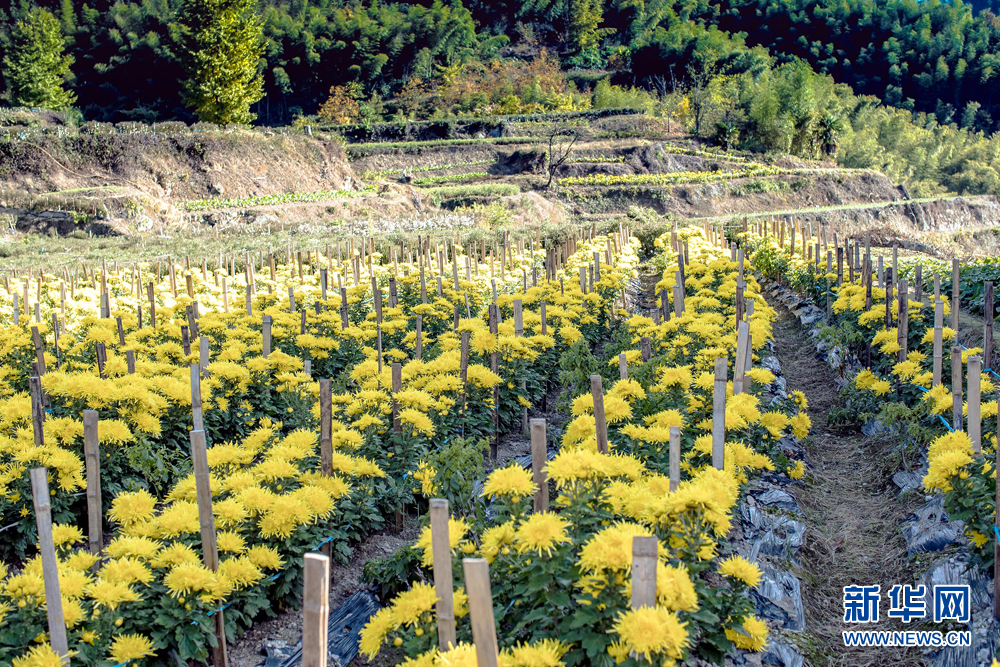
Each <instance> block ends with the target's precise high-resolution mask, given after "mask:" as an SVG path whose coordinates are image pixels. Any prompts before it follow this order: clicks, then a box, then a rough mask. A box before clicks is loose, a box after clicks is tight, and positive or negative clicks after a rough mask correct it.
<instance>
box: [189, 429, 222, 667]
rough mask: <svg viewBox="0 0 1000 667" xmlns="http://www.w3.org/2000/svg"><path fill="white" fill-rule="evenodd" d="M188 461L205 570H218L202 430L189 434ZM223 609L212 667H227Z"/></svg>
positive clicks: (219, 612) (218, 615)
mask: <svg viewBox="0 0 1000 667" xmlns="http://www.w3.org/2000/svg"><path fill="white" fill-rule="evenodd" d="M191 461H192V464H193V467H194V483H195V491H196V493H197V497H198V525H199V526H200V528H201V550H202V559H203V560H204V563H205V567H207V568H208V569H210V570H212V571H213V572H215V571H216V570H218V569H219V548H218V544H217V542H216V535H215V515H214V514H212V488H211V486H210V484H209V467H208V449H207V444H206V442H205V431H203V430H200V429H196V430H194V431H191ZM222 614H223V611H222V609H217V610H216V611H215V614H214V617H215V635H216V646H214V647H213V648H212V664H213V665H214V667H226V665H227V663H228V656H227V653H226V628H225V622H224V620H223V616H222Z"/></svg>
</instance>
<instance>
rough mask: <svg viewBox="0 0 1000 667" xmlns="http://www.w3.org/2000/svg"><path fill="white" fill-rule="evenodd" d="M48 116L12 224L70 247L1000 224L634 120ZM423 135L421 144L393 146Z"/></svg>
mask: <svg viewBox="0 0 1000 667" xmlns="http://www.w3.org/2000/svg"><path fill="white" fill-rule="evenodd" d="M36 120H40V122H41V124H40V126H39V127H40V131H37V132H35V133H34V134H26V135H25V136H24V137H21V138H19V139H18V140H11V141H8V142H5V143H3V151H4V153H3V156H2V159H0V179H2V180H0V192H3V197H2V202H0V203H2V204H3V207H4V208H3V209H2V210H0V213H3V214H5V215H6V216H8V219H9V220H10V221H11V222H12V223H13V226H14V227H15V228H17V229H19V230H21V231H33V232H41V233H47V234H55V235H61V236H67V235H70V234H73V233H74V232H78V231H84V232H87V233H96V234H99V235H107V234H115V235H125V236H135V235H141V234H144V233H146V232H155V233H158V234H166V235H175V234H177V233H179V232H180V231H181V230H187V231H191V232H195V233H197V230H198V229H199V228H200V229H203V230H212V229H216V230H218V229H229V228H232V229H234V230H239V229H240V228H246V229H264V230H268V231H270V230H273V229H276V228H282V229H284V228H295V227H298V226H301V227H303V228H308V229H321V228H333V227H339V228H340V229H342V230H343V231H345V232H347V233H355V232H354V231H351V230H358V231H360V230H363V229H364V230H370V231H379V230H381V231H386V232H392V231H394V230H397V229H405V228H408V227H410V226H412V225H414V224H418V223H416V222H414V221H415V220H416V218H414V216H418V217H419V216H428V215H430V216H441V215H449V214H451V213H449V212H453V213H454V214H456V215H458V216H460V218H462V219H466V218H469V216H471V218H469V219H470V220H474V221H475V222H474V223H473V224H476V225H479V226H487V227H492V226H495V225H498V224H504V223H506V222H514V223H517V224H531V225H536V224H561V223H564V222H567V221H570V220H583V221H593V222H598V221H604V220H613V219H616V218H620V217H621V216H622V215H624V214H626V213H628V215H630V216H638V217H640V218H649V216H654V217H660V216H663V218H661V219H663V220H671V219H681V220H683V219H692V218H694V219H701V218H709V219H716V220H728V219H731V218H733V217H742V216H750V217H761V216H763V217H770V216H793V217H796V218H798V219H800V220H802V221H803V222H805V221H826V222H834V223H836V224H837V225H838V226H839V227H840V228H842V229H844V230H845V231H848V230H849V231H851V232H854V233H861V232H874V233H875V234H876V237H877V238H878V239H883V238H884V239H886V240H889V239H894V238H895V239H900V240H906V242H910V243H912V242H914V239H916V238H917V237H918V236H920V235H928V234H934V233H938V232H942V231H949V230H957V229H960V230H962V231H964V232H968V233H972V232H975V230H978V229H985V228H988V227H990V226H992V225H993V224H995V223H996V222H997V220H1000V206H998V205H997V201H996V199H995V198H994V197H979V198H977V197H964V198H956V197H954V196H947V197H929V198H914V197H912V196H911V193H910V192H909V191H908V190H907V189H906V188H905V187H897V186H896V185H894V184H893V183H892V181H891V180H890V179H889V178H887V177H886V176H885V175H884V174H882V173H879V172H878V171H875V170H871V169H845V168H842V167H840V166H838V165H837V164H836V163H835V162H833V161H831V160H808V159H802V158H792V157H787V156H786V157H781V156H765V155H762V154H756V153H749V152H746V151H738V150H730V151H725V150H720V149H718V148H716V147H712V146H711V145H708V144H706V142H703V141H699V140H698V139H697V138H694V137H691V136H689V135H686V134H683V133H681V132H678V131H677V130H676V129H673V128H672V127H668V124H667V122H666V121H663V120H662V119H656V118H651V117H649V116H647V115H645V114H642V113H638V112H636V111H633V110H619V111H615V110H608V111H606V112H600V113H590V112H588V113H584V114H575V115H573V114H570V115H565V114H563V115H559V114H554V115H538V116H520V117H518V116H509V117H498V118H495V119H493V120H489V121H482V120H473V121H453V122H451V123H449V124H446V125H441V124H428V125H423V126H422V125H419V124H418V125H414V126H409V127H407V129H406V134H405V135H402V136H401V135H400V134H399V132H398V127H397V126H391V125H390V126H371V127H368V128H363V127H360V126H358V127H356V128H354V129H353V130H351V129H348V130H347V131H344V132H343V134H339V133H338V134H334V133H331V132H328V131H324V130H320V129H319V128H316V129H313V128H301V129H297V130H296V129H292V128H289V129H286V130H284V131H282V132H277V133H276V132H272V131H250V130H221V129H218V128H215V129H213V128H210V127H194V128H182V126H179V125H177V124H174V125H171V126H167V127H163V126H152V127H148V126H138V125H130V126H128V127H127V128H123V127H113V126H107V125H98V124H94V125H90V126H86V127H83V128H79V129H76V128H68V127H61V126H59V125H58V124H57V123H56V120H57V118H53V117H42V118H40V119H37V118H36ZM125 129H128V131H124V130H125ZM566 132H571V133H572V134H573V136H567V135H565V134H563V133H566ZM352 133H353V134H352ZM342 136H349V137H350V136H354V137H355V138H357V139H361V140H363V141H356V142H354V143H345V142H344V139H343V138H342ZM406 136H409V137H416V139H415V140H410V141H389V140H393V139H399V138H405V137H406ZM373 138H382V139H384V140H383V141H370V139H373ZM550 140H551V141H552V142H553V144H552V151H553V153H554V154H556V155H557V157H558V156H559V155H562V154H564V153H566V152H567V151H568V153H566V157H565V160H564V161H563V162H562V163H561V164H558V166H556V167H555V168H554V170H553V175H552V176H553V177H552V183H551V185H548V181H549V175H548V168H547V162H546V157H545V156H546V154H547V152H548V151H549V149H550V146H549V142H550ZM419 224H427V223H419ZM432 224H433V225H440V224H442V223H441V222H440V221H439V222H435V223H432ZM463 224H470V223H463ZM661 224H662V223H661ZM373 225H374V227H373Z"/></svg>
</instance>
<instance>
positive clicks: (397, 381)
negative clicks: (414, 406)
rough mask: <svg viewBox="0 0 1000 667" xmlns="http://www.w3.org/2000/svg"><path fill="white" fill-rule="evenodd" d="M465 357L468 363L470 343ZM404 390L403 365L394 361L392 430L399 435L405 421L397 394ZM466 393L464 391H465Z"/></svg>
mask: <svg viewBox="0 0 1000 667" xmlns="http://www.w3.org/2000/svg"><path fill="white" fill-rule="evenodd" d="M462 335H463V337H464V336H468V335H469V333H468V332H465V333H464V334H462ZM465 350H466V352H465V358H466V363H468V356H469V354H468V343H466V347H465ZM463 377H464V376H463ZM402 390H403V366H402V365H401V364H399V363H398V362H393V364H392V430H393V432H394V433H396V434H397V435H401V434H402V432H403V422H402V421H401V420H400V418H399V401H398V400H396V394H398V393H399V392H401V391H402ZM463 393H464V392H463Z"/></svg>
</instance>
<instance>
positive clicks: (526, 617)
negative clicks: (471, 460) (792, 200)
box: [361, 229, 810, 667]
mask: <svg viewBox="0 0 1000 667" xmlns="http://www.w3.org/2000/svg"><path fill="white" fill-rule="evenodd" d="M713 241H714V239H713ZM656 246H657V248H658V251H657V252H658V256H657V257H656V262H658V263H660V265H661V266H665V267H666V268H665V270H664V274H663V277H662V280H661V281H660V282H659V284H658V285H657V293H658V294H659V295H661V303H660V310H659V311H657V312H656V313H655V315H656V318H655V319H654V318H651V317H647V316H645V315H633V316H632V317H630V318H629V319H628V320H627V321H620V322H614V323H612V324H611V326H610V327H609V328H608V329H607V330H606V331H605V332H603V333H604V336H605V337H604V338H603V339H597V340H595V339H593V338H590V337H583V338H581V339H579V340H578V341H577V342H576V343H575V344H574V345H573V346H572V348H570V350H569V351H568V352H567V353H566V354H564V355H563V356H562V360H561V362H560V363H561V366H562V373H561V374H560V382H561V384H562V385H563V387H564V388H565V390H566V400H565V403H564V404H565V406H566V407H567V409H568V410H569V411H570V412H571V413H572V415H573V417H572V419H571V420H570V421H569V422H568V423H567V424H566V426H565V428H564V429H560V430H559V432H557V433H552V432H551V430H550V431H549V433H548V436H549V438H550V439H552V440H554V441H555V444H556V445H557V449H558V451H557V452H556V453H555V455H554V457H550V458H549V460H548V461H547V462H544V464H543V461H544V460H545V458H546V457H545V455H544V448H543V447H536V445H538V444H539V442H540V441H542V442H544V440H543V438H544V437H545V436H543V435H542V433H544V430H545V429H546V426H545V425H544V424H543V423H541V422H539V423H537V424H535V425H533V429H534V428H537V429H538V431H540V432H539V433H537V437H536V432H535V431H533V433H532V435H533V438H532V441H533V462H534V469H533V470H531V471H528V470H524V469H522V468H521V467H520V466H519V465H513V464H512V465H511V466H508V467H504V468H500V469H497V470H495V471H493V472H492V473H491V474H490V475H489V477H488V478H487V480H486V482H485V485H484V486H483V488H482V491H481V494H480V496H479V497H475V496H471V495H463V494H461V493H456V492H455V491H454V490H453V489H454V488H455V485H454V484H453V482H454V476H453V475H452V474H451V471H450V470H448V469H446V468H445V467H444V464H445V462H444V461H442V460H441V459H440V458H437V459H426V460H424V461H421V464H420V473H419V475H418V481H419V482H420V486H419V487H418V491H419V493H420V494H421V495H423V496H425V497H426V498H428V499H431V498H447V500H448V506H449V507H450V509H451V511H452V515H451V517H450V519H449V520H448V521H447V528H445V527H444V525H443V522H442V521H438V522H437V525H436V526H435V525H434V518H433V512H434V510H433V509H432V519H431V523H432V525H431V526H428V527H426V528H424V531H423V533H422V534H421V536H420V537H419V539H418V540H417V541H416V542H415V543H414V544H413V545H412V546H411V548H409V549H406V550H403V551H402V552H400V554H399V555H398V556H397V557H396V558H395V559H394V565H395V567H391V568H390V567H385V570H384V571H385V572H388V571H393V572H395V573H399V572H402V574H397V575H396V581H393V582H385V585H384V586H383V591H384V592H388V594H390V595H391V594H395V596H394V597H393V598H392V601H391V604H389V605H388V606H386V607H385V608H383V609H382V610H381V611H379V612H378V613H377V614H376V615H375V616H374V617H373V618H372V619H371V620H370V622H369V623H368V625H367V626H366V628H365V630H364V631H363V632H362V635H361V650H362V652H363V653H364V654H366V655H367V656H369V657H374V656H376V655H379V654H380V653H381V652H382V651H385V650H387V649H388V648H389V647H395V648H396V649H397V650H399V651H401V652H402V653H403V654H404V656H405V660H404V662H403V663H402V664H404V665H408V666H411V667H415V666H417V665H421V666H430V665H451V664H474V663H472V662H471V659H472V656H474V655H476V654H478V655H479V656H483V651H485V652H486V654H487V655H488V654H489V653H490V651H491V650H492V649H490V648H489V647H486V648H484V647H483V646H481V645H474V644H472V642H473V639H474V637H475V634H476V632H479V631H480V630H477V628H476V627H475V623H476V620H475V618H473V619H472V626H471V627H470V624H469V622H468V619H467V616H468V612H469V604H468V603H469V596H468V595H467V591H466V590H465V589H464V587H463V579H462V576H461V573H462V570H463V568H462V567H461V565H462V564H463V563H462V559H464V558H466V557H479V558H482V559H484V560H485V561H487V562H488V563H489V569H490V580H491V582H492V603H493V605H492V611H493V616H494V618H495V624H496V628H495V632H496V638H497V642H498V646H499V649H500V652H501V660H500V664H506V665H524V666H526V667H527V666H532V667H534V666H536V665H612V664H616V663H617V664H626V665H638V664H646V663H653V664H667V665H673V664H675V663H677V662H680V661H683V660H685V659H687V658H688V657H689V656H698V657H700V658H703V659H707V660H711V661H713V662H717V663H719V664H721V662H722V660H723V657H724V656H725V655H727V654H730V653H731V652H732V651H733V650H734V649H737V648H738V649H749V650H755V651H759V650H762V649H763V648H764V647H765V645H766V644H767V635H768V627H767V624H766V622H765V621H764V620H762V619H760V618H758V617H757V616H755V615H754V614H753V607H752V605H751V601H750V596H749V595H748V591H749V589H751V588H753V587H755V586H756V585H757V584H758V582H759V580H760V577H761V572H760V570H759V568H758V566H757V565H756V564H755V563H753V562H750V561H748V560H746V559H744V558H743V557H741V556H737V555H728V554H729V553H730V548H729V545H728V534H729V532H730V527H731V522H732V520H733V516H732V512H733V508H734V506H735V504H736V502H737V499H738V498H739V495H740V492H741V488H742V487H743V485H744V483H746V482H747V481H748V479H749V478H751V477H753V476H755V475H758V474H761V473H762V472H763V471H774V472H772V473H768V474H778V475H788V476H790V477H792V478H800V477H802V475H803V473H804V467H803V463H802V462H801V461H793V460H790V459H789V458H788V456H787V454H786V448H784V447H782V445H781V443H780V441H781V439H782V438H786V437H794V438H804V437H806V435H807V434H808V430H809V427H810V422H809V418H808V416H807V415H806V414H805V407H806V405H805V403H806V401H805V397H804V396H803V395H802V394H801V392H795V393H793V394H792V396H791V397H790V398H788V399H775V400H769V401H768V402H764V401H763V400H762V397H763V396H764V395H765V390H766V388H767V387H768V386H769V385H771V383H772V382H773V381H774V380H775V377H774V375H773V374H772V373H771V371H769V370H767V369H765V368H762V367H757V366H754V365H753V361H754V359H755V358H756V355H755V354H754V351H755V350H756V351H760V350H762V348H763V347H764V346H765V345H766V344H767V342H768V339H769V336H770V333H771V322H772V320H773V318H774V312H773V311H772V310H771V309H770V308H769V307H768V306H767V304H766V303H765V302H764V301H763V299H761V297H760V292H759V288H758V285H757V283H756V281H755V280H754V279H753V277H752V276H744V275H743V272H742V271H741V270H740V269H739V265H738V263H737V262H736V261H734V258H733V257H731V256H730V251H729V250H728V249H723V248H720V247H719V246H718V245H717V243H716V242H710V241H709V240H708V239H707V238H706V237H705V236H704V235H702V234H701V232H700V231H699V230H694V229H685V230H681V232H680V233H679V234H676V233H675V234H667V235H665V236H664V237H662V238H661V239H658V240H657V241H656ZM678 250H679V251H680V252H678ZM595 343H597V344H595ZM605 388H607V390H606V391H605ZM467 493H468V492H467ZM436 502H440V501H436ZM487 503H488V504H487ZM444 531H446V533H447V534H446V535H445V534H443V533H444ZM636 538H651V540H652V542H653V544H654V545H655V548H654V549H653V550H652V551H651V552H650V553H651V555H653V557H654V558H655V560H656V565H655V573H654V574H653V575H652V576H653V578H654V579H655V595H654V596H653V597H654V598H655V599H654V600H649V601H647V602H645V603H642V604H636V600H637V599H639V598H638V596H637V595H636V594H635V592H634V591H633V590H632V582H633V581H635V577H636V573H635V571H634V570H633V569H632V564H633V542H634V541H635V540H636ZM442 547H443V548H450V557H443V558H442V557H441V554H439V553H437V552H436V550H437V549H439V548H442ZM465 564H466V565H469V563H465ZM383 565H385V564H383ZM442 577H445V578H446V579H445V580H444V581H442ZM431 582H433V583H431ZM441 591H453V593H450V594H447V593H446V594H445V595H444V596H442V594H441ZM480 639H481V636H480ZM477 641H478V639H477ZM479 660H480V661H481V660H482V657H480V658H479ZM479 664H483V663H482V662H480V663H479ZM488 664H496V663H495V662H492V661H491V662H490V663H488Z"/></svg>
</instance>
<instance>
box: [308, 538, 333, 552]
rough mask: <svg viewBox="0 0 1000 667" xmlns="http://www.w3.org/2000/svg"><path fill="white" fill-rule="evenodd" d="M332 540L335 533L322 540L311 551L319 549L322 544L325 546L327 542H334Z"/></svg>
mask: <svg viewBox="0 0 1000 667" xmlns="http://www.w3.org/2000/svg"><path fill="white" fill-rule="evenodd" d="M332 541H333V535H331V536H330V537H328V538H326V539H325V540H323V541H322V542H320V543H319V544H317V545H316V546H314V547H313V548H312V549H311V550H310V551H319V548H320V547H321V546H323V545H324V544H326V543H327V542H332Z"/></svg>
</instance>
